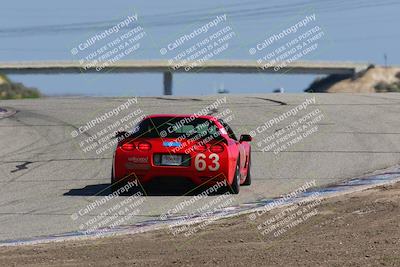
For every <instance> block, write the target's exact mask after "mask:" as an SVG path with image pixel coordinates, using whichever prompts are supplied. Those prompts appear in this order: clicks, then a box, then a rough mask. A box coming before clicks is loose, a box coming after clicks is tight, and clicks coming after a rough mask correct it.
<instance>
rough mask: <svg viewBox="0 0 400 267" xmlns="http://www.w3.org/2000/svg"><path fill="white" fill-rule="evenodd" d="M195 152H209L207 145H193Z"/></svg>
mask: <svg viewBox="0 0 400 267" xmlns="http://www.w3.org/2000/svg"><path fill="white" fill-rule="evenodd" d="M193 150H194V151H196V152H204V151H206V150H207V146H206V145H193Z"/></svg>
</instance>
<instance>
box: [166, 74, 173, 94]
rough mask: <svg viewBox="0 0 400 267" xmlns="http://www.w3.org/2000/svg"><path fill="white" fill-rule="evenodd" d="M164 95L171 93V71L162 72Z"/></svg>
mask: <svg viewBox="0 0 400 267" xmlns="http://www.w3.org/2000/svg"><path fill="white" fill-rule="evenodd" d="M164 95H172V72H169V71H168V72H164Z"/></svg>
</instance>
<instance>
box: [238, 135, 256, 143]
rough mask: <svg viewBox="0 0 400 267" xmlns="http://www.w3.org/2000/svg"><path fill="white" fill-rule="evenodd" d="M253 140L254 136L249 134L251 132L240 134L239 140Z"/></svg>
mask: <svg viewBox="0 0 400 267" xmlns="http://www.w3.org/2000/svg"><path fill="white" fill-rule="evenodd" d="M251 140H253V138H252V137H251V136H250V135H249V134H242V135H241V136H240V139H239V142H243V141H244V142H251Z"/></svg>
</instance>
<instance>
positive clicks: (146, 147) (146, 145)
mask: <svg viewBox="0 0 400 267" xmlns="http://www.w3.org/2000/svg"><path fill="white" fill-rule="evenodd" d="M137 149H139V150H142V151H149V150H150V149H151V144H150V143H147V142H140V143H138V145H137Z"/></svg>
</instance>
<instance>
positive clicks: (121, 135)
mask: <svg viewBox="0 0 400 267" xmlns="http://www.w3.org/2000/svg"><path fill="white" fill-rule="evenodd" d="M127 136H128V132H125V131H123V132H116V133H115V136H114V137H115V138H117V139H120V138H122V139H123V138H125V137H127Z"/></svg>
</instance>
